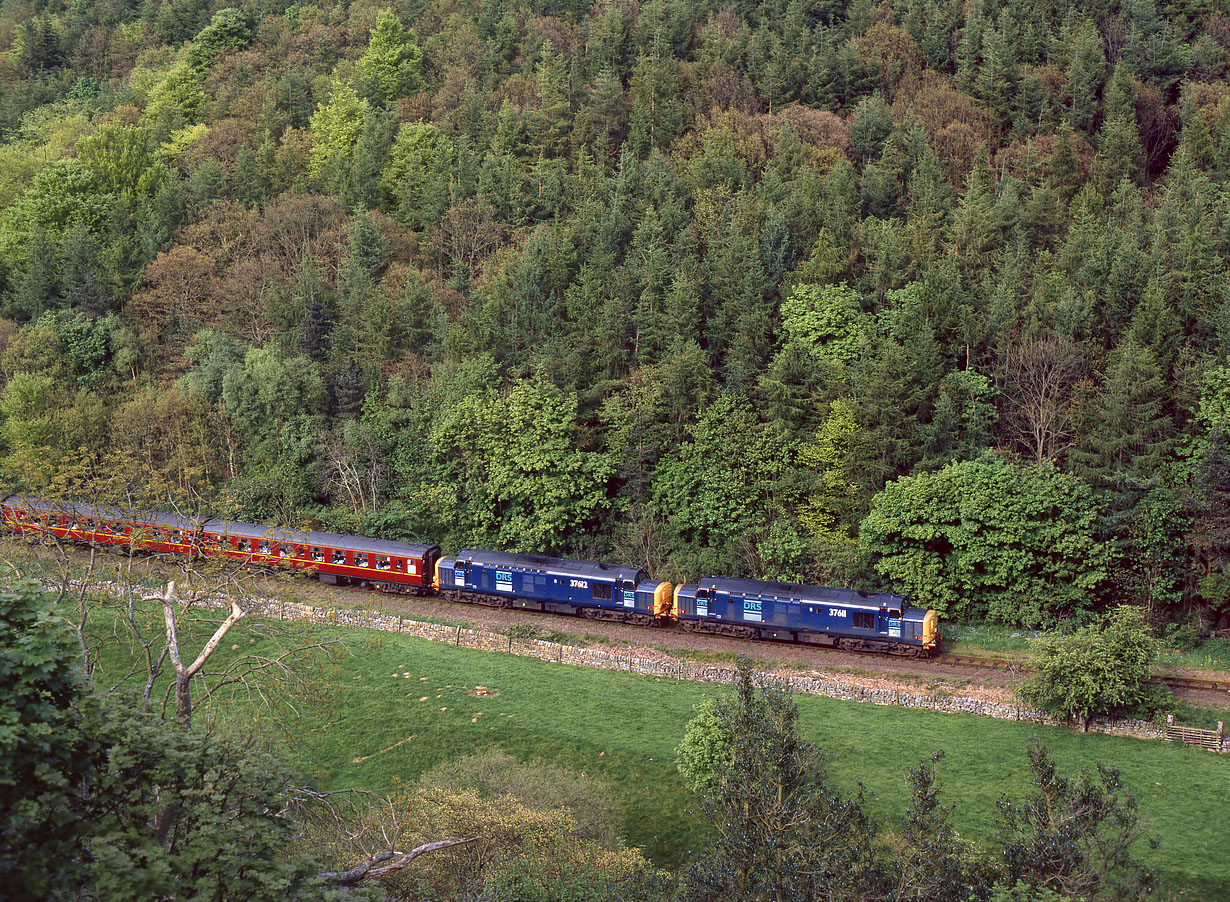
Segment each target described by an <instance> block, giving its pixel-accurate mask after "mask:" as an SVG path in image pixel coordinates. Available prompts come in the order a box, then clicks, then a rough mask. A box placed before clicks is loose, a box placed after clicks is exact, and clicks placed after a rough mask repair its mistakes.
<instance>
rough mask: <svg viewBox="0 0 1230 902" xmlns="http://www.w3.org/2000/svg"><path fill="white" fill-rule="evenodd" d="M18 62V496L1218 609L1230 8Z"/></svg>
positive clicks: (26, 21) (232, 33) (598, 9)
mask: <svg viewBox="0 0 1230 902" xmlns="http://www.w3.org/2000/svg"><path fill="white" fill-rule="evenodd" d="M386 4H387V5H386ZM0 51H2V52H3V54H2V56H0V142H2V143H0V316H3V321H0V379H2V388H0V444H2V448H0V452H2V454H3V461H2V469H3V478H4V481H5V483H6V484H7V485H9V486H12V487H16V488H21V489H25V490H31V491H40V492H47V491H55V490H62V491H66V492H73V491H78V492H80V491H82V489H81V486H82V485H84V484H86V483H88V484H90V485H94V486H97V485H99V484H100V481H107V480H110V482H108V484H109V485H113V486H114V485H119V486H122V489H123V491H124V492H126V493H128V494H129V495H130V496H131V497H133V498H138V497H140V498H144V499H146V503H150V502H149V499H150V498H151V497H153V499H154V503H159V504H169V503H172V502H174V503H177V504H179V505H181V506H185V507H188V508H190V509H192V510H200V511H209V512H212V513H224V514H227V515H230V516H234V517H240V518H243V519H246V520H252V521H259V522H269V523H274V524H285V525H294V526H316V527H322V528H327V529H330V530H334V531H342V532H358V533H365V534H371V535H380V536H383V537H386V538H392V539H429V540H432V541H437V542H440V543H441V544H443V545H444V546H445V547H446V548H449V549H456V548H458V547H460V546H462V545H476V546H480V547H490V548H500V549H516V550H521V551H540V552H549V553H555V554H564V555H573V556H584V557H587V558H595V557H596V558H600V559H606V558H609V559H618V560H623V561H628V562H632V563H636V564H640V565H643V566H647V567H648V568H649V569H650V570H651V572H653V573H654V574H655V575H660V576H662V577H664V578H678V577H682V576H689V577H695V576H697V575H699V574H701V573H704V572H717V573H724V574H730V575H741V576H754V577H763V578H773V579H789V580H802V581H807V582H819V583H830V584H855V585H876V586H891V587H895V588H897V589H899V590H903V591H906V592H908V593H910V594H911V595H912V596H913V597H914V598H915V599H916V600H917V601H918V602H919V603H921V604H924V605H929V606H933V607H936V608H938V609H939V610H940V611H941V612H942V613H943V614H944V615H945V616H947V617H950V618H951V617H955V618H964V619H967V620H979V619H990V620H994V621H997V622H1001V623H1006V624H1019V625H1024V626H1042V625H1054V624H1056V623H1059V622H1063V621H1068V620H1076V621H1080V620H1086V619H1088V618H1089V616H1090V615H1092V614H1093V613H1095V612H1096V611H1098V610H1100V609H1101V608H1103V607H1105V606H1106V605H1109V604H1111V603H1119V602H1127V603H1131V604H1135V605H1138V606H1141V607H1143V608H1145V609H1146V610H1147V612H1148V614H1149V616H1150V618H1151V619H1152V620H1153V622H1154V623H1155V624H1156V625H1158V626H1161V627H1168V628H1170V629H1172V630H1176V631H1178V633H1177V634H1188V635H1195V634H1198V633H1201V632H1205V633H1207V632H1208V631H1209V630H1211V629H1216V628H1223V629H1224V628H1226V627H1230V448H1228V443H1230V365H1228V362H1227V352H1228V351H1230V269H1228V266H1227V261H1228V259H1230V188H1228V185H1230V182H1228V178H1230V82H1228V81H1227V78H1226V76H1227V71H1228V70H1230V16H1228V15H1227V13H1226V12H1225V9H1224V6H1223V5H1222V4H1221V3H1217V2H1214V0H1172V2H1154V0H1123V2H1113V0H1028V2H1026V0H975V2H964V0H962V2H949V0H897V2H888V0H884V2H880V3H878V4H873V3H871V2H868V0H853V2H845V0H767V2H758V3H752V2H747V0H731V2H725V3H721V2H716V0H644V2H636V0H598V2H595V3H593V4H591V3H589V2H583V0H533V2H527V0H393V2H391V3H390V2H389V0H381V2H378V3H377V2H370V0H356V2H349V3H347V2H343V0H339V2H334V3H321V4H313V3H295V4H290V3H286V2H283V0H252V2H247V3H245V4H243V5H239V6H236V5H233V4H230V3H225V2H212V3H211V2H208V0H161V2H158V0H90V2H81V0H71V2H66V0H34V2H19V0H9V2H6V3H5V4H4V5H3V7H2V17H0ZM151 493H152V494H151Z"/></svg>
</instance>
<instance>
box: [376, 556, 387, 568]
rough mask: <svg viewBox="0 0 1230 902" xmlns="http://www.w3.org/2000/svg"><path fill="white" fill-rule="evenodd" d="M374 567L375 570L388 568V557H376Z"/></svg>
mask: <svg viewBox="0 0 1230 902" xmlns="http://www.w3.org/2000/svg"><path fill="white" fill-rule="evenodd" d="M376 569H377V570H388V569H389V559H388V558H387V557H378V558H376Z"/></svg>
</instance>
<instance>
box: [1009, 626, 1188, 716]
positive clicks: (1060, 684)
mask: <svg viewBox="0 0 1230 902" xmlns="http://www.w3.org/2000/svg"><path fill="white" fill-rule="evenodd" d="M1031 660H1032V666H1033V669H1034V673H1033V675H1032V676H1030V678H1029V679H1028V680H1027V681H1026V682H1025V683H1024V684H1023V685H1022V686H1021V689H1020V692H1021V695H1022V697H1023V698H1025V699H1026V700H1027V701H1029V702H1032V703H1033V704H1036V705H1038V706H1040V707H1042V708H1045V709H1046V710H1048V711H1052V712H1054V713H1055V714H1060V715H1063V716H1065V717H1069V718H1071V717H1078V718H1082V719H1083V720H1085V721H1088V719H1089V718H1090V717H1091V716H1093V715H1094V714H1107V713H1121V712H1135V711H1137V710H1139V709H1141V708H1146V707H1150V708H1156V706H1157V705H1158V704H1159V703H1160V702H1161V700H1162V699H1163V698H1164V697H1165V696H1166V695H1167V693H1166V690H1165V689H1163V688H1161V687H1159V686H1157V685H1156V684H1154V683H1152V681H1151V680H1150V677H1149V674H1150V669H1151V668H1152V666H1153V663H1154V661H1156V660H1157V641H1156V640H1155V639H1154V638H1153V637H1152V635H1150V632H1149V628H1148V626H1147V625H1146V623H1145V620H1144V612H1143V611H1142V610H1141V609H1140V608H1136V607H1131V606H1128V605H1120V606H1118V607H1116V608H1113V609H1112V610H1111V611H1110V612H1109V613H1108V614H1107V615H1106V616H1105V617H1104V618H1103V619H1102V621H1101V622H1100V623H1098V624H1094V625H1091V626H1087V627H1085V628H1083V629H1080V630H1077V631H1076V632H1074V633H1070V634H1068V635H1056V636H1044V637H1043V638H1041V639H1038V640H1037V641H1036V643H1035V647H1034V649H1033V654H1032V656H1031Z"/></svg>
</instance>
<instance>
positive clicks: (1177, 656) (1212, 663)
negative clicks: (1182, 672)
mask: <svg viewBox="0 0 1230 902" xmlns="http://www.w3.org/2000/svg"><path fill="white" fill-rule="evenodd" d="M1157 663H1158V667H1160V668H1162V669H1168V668H1172V667H1173V668H1184V669H1189V668H1190V669H1193V670H1204V671H1209V672H1211V673H1224V674H1230V639H1223V638H1221V637H1220V636H1218V637H1217V638H1214V639H1206V640H1205V641H1204V642H1202V643H1201V644H1200V645H1199V646H1197V647H1196V648H1194V649H1184V648H1168V647H1166V646H1165V645H1163V647H1162V653H1161V655H1160V656H1159V657H1158V660H1157Z"/></svg>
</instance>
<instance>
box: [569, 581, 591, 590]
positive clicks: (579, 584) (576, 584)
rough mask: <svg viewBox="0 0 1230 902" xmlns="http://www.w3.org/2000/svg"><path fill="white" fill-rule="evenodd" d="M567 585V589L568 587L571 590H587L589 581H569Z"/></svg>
mask: <svg viewBox="0 0 1230 902" xmlns="http://www.w3.org/2000/svg"><path fill="white" fill-rule="evenodd" d="M568 585H569V587H570V588H573V589H588V588H589V580H586V579H570V580H568Z"/></svg>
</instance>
